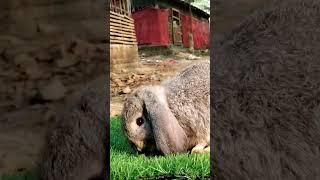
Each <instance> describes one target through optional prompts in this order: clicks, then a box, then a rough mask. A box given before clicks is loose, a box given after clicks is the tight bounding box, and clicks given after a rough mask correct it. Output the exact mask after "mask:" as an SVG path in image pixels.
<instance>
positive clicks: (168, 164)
mask: <svg viewBox="0 0 320 180" xmlns="http://www.w3.org/2000/svg"><path fill="white" fill-rule="evenodd" d="M110 130H111V132H110V147H111V149H110V153H111V154H110V161H111V162H110V169H111V179H124V177H125V179H137V178H141V177H149V178H152V177H160V176H166V177H167V176H176V177H177V176H183V177H184V178H185V179H196V178H200V177H208V176H210V158H209V154H197V155H195V154H192V155H191V154H182V155H169V156H166V157H163V156H161V157H160V156H158V157H146V156H144V155H139V154H138V153H137V152H136V151H134V150H133V149H132V148H131V147H130V145H129V144H128V141H127V140H126V138H125V137H124V135H123V133H122V131H121V127H120V120H119V118H118V117H114V118H111V121H110Z"/></svg>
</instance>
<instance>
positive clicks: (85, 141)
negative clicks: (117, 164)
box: [39, 78, 109, 180]
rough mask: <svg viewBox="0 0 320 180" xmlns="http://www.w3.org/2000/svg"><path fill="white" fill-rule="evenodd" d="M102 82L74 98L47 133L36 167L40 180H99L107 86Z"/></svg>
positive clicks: (102, 164)
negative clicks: (38, 164) (38, 170)
mask: <svg viewBox="0 0 320 180" xmlns="http://www.w3.org/2000/svg"><path fill="white" fill-rule="evenodd" d="M104 82H106V81H105V80H104V79H103V78H102V79H98V80H96V81H94V82H93V83H91V84H89V85H88V86H87V87H86V88H85V89H84V90H83V91H81V92H80V93H79V94H77V95H75V98H76V99H75V100H74V101H73V102H75V103H74V104H72V105H71V106H70V107H67V108H65V111H66V112H65V113H62V114H61V117H60V118H59V119H58V121H57V122H56V124H55V125H54V126H53V127H51V131H50V132H49V133H48V137H47V144H46V146H45V147H44V150H43V154H42V161H41V164H40V168H39V169H40V176H41V179H43V180H57V179H59V180H74V179H77V180H89V179H103V178H104V176H105V175H104V174H103V171H104V168H106V163H107V162H106V158H107V157H106V156H107V154H106V148H105V146H106V144H107V143H108V140H109V139H108V138H107V134H106V125H107V123H108V121H107V118H108V115H107V111H106V107H107V91H106V88H107V86H106V85H107V84H106V83H104Z"/></svg>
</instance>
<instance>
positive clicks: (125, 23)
mask: <svg viewBox="0 0 320 180" xmlns="http://www.w3.org/2000/svg"><path fill="white" fill-rule="evenodd" d="M110 22H113V23H118V24H122V25H127V26H129V27H134V25H133V24H132V23H128V22H124V21H119V20H116V19H112V18H110Z"/></svg>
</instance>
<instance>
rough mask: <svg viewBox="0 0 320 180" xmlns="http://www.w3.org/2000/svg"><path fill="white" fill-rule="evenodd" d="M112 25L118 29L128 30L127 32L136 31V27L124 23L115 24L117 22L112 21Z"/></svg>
mask: <svg viewBox="0 0 320 180" xmlns="http://www.w3.org/2000/svg"><path fill="white" fill-rule="evenodd" d="M110 27H112V28H114V29H118V30H123V31H127V32H135V29H134V27H128V26H125V25H122V24H115V23H112V22H111V23H110Z"/></svg>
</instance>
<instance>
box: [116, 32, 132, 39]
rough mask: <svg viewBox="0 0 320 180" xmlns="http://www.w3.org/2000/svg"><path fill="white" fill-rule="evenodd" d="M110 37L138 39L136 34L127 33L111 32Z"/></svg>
mask: <svg viewBox="0 0 320 180" xmlns="http://www.w3.org/2000/svg"><path fill="white" fill-rule="evenodd" d="M110 35H111V36H119V37H128V38H134V39H136V36H135V35H134V34H125V33H122V32H117V33H115V32H111V31H110Z"/></svg>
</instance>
